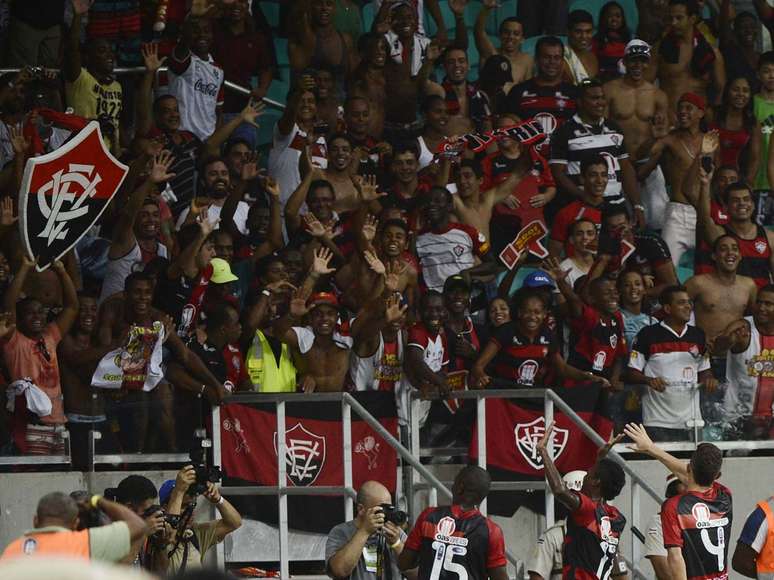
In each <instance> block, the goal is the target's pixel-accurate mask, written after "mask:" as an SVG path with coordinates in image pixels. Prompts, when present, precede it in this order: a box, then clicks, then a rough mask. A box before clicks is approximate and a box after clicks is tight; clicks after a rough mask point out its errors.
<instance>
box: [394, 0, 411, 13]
mask: <svg viewBox="0 0 774 580" xmlns="http://www.w3.org/2000/svg"><path fill="white" fill-rule="evenodd" d="M401 6H410V7H413V6H412V5H411V2H410V1H409V0H398V1H397V2H393V4H392V6H390V12H392V11H393V10H395V9H396V8H400V7H401Z"/></svg>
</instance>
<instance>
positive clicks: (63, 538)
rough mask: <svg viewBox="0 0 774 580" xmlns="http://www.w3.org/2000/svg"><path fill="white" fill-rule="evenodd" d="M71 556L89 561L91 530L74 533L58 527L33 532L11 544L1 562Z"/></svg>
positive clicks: (0, 557)
mask: <svg viewBox="0 0 774 580" xmlns="http://www.w3.org/2000/svg"><path fill="white" fill-rule="evenodd" d="M57 555H61V556H69V557H71V558H82V559H84V560H89V559H90V557H91V549H90V548H89V530H81V531H80V532H74V531H72V530H68V529H66V528H61V527H58V526H50V527H46V528H40V529H38V530H31V531H29V532H27V533H25V534H24V535H23V536H22V537H21V538H18V539H16V540H14V541H13V542H11V543H10V544H9V545H8V547H7V548H6V549H5V551H4V552H3V555H2V556H0V560H7V559H10V558H17V557H19V556H57Z"/></svg>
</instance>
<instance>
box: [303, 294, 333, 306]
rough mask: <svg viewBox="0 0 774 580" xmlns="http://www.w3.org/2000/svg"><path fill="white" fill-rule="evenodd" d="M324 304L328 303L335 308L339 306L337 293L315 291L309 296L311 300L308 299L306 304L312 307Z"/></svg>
mask: <svg viewBox="0 0 774 580" xmlns="http://www.w3.org/2000/svg"><path fill="white" fill-rule="evenodd" d="M322 304H327V305H328V306H332V307H333V308H338V307H339V300H338V298H336V295H335V294H332V293H330V292H315V293H314V294H312V295H311V296H310V297H309V300H307V301H306V305H307V306H308V307H309V308H310V309H312V308H315V307H316V306H320V305H322Z"/></svg>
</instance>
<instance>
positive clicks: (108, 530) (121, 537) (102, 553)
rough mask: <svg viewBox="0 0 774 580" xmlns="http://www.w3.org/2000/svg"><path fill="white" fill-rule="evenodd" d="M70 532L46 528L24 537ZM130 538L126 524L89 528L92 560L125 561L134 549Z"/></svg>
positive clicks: (55, 527)
mask: <svg viewBox="0 0 774 580" xmlns="http://www.w3.org/2000/svg"><path fill="white" fill-rule="evenodd" d="M70 531H72V530H68V529H67V528H63V527H61V526H46V527H44V528H35V529H34V530H29V531H27V532H24V535H25V536H28V535H30V534H47V533H56V532H70ZM129 538H130V536H129V526H127V525H126V522H113V523H112V524H109V525H107V526H99V527H97V528H89V551H90V553H91V559H92V560H101V561H102V562H118V561H120V560H123V559H124V558H125V557H126V556H127V555H128V554H129V551H130V550H131V549H132V544H131V542H130V540H129Z"/></svg>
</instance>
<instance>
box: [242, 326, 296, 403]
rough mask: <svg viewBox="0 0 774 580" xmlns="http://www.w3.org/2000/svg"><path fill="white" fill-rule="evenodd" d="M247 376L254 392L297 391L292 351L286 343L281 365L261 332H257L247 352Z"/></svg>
mask: <svg viewBox="0 0 774 580" xmlns="http://www.w3.org/2000/svg"><path fill="white" fill-rule="evenodd" d="M247 374H248V375H250V382H251V383H252V384H253V390H255V391H258V392H261V393H294V392H295V391H296V367H295V365H294V364H293V360H292V358H291V356H290V349H289V348H288V345H287V344H285V343H284V342H283V343H282V351H281V353H280V360H279V364H278V363H277V358H276V357H275V356H274V351H273V350H272V348H271V345H270V344H269V341H268V340H267V339H266V336H265V335H264V334H263V332H261V331H260V330H256V331H255V337H254V338H253V343H252V345H250V349H249V350H248V351H247Z"/></svg>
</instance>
